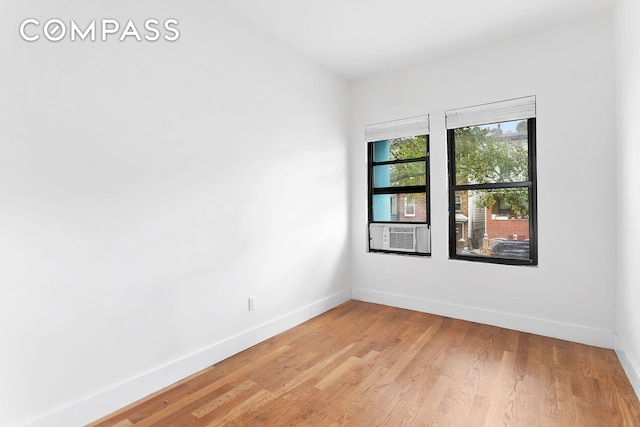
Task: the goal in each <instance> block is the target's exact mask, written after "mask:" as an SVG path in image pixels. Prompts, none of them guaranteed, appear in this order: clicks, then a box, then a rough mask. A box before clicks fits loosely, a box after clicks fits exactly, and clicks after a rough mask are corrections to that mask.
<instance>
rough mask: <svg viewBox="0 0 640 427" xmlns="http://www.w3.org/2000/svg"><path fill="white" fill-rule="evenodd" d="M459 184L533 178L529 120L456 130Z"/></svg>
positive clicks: (519, 180) (457, 177)
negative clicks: (530, 159)
mask: <svg viewBox="0 0 640 427" xmlns="http://www.w3.org/2000/svg"><path fill="white" fill-rule="evenodd" d="M454 132H455V164H456V184H458V185H464V184H485V183H497V182H521V181H528V179H529V170H528V164H529V159H528V156H529V153H528V136H527V121H526V120H516V121H511V122H502V123H494V124H490V125H484V126H472V127H465V128H459V129H455V131H454Z"/></svg>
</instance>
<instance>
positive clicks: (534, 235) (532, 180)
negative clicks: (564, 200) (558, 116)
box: [447, 117, 538, 266]
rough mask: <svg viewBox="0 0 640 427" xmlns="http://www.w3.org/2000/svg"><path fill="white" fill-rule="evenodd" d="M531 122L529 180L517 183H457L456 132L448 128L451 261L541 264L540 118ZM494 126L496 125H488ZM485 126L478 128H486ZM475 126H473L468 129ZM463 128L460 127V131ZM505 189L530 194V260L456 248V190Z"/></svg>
mask: <svg viewBox="0 0 640 427" xmlns="http://www.w3.org/2000/svg"><path fill="white" fill-rule="evenodd" d="M522 120H526V121H527V149H528V158H527V161H528V175H529V176H528V180H526V181H516V182H497V183H481V184H457V183H456V164H455V131H456V128H454V129H447V156H448V169H449V258H450V259H453V260H465V261H473V262H485V263H492V264H505V265H525V266H537V265H538V210H537V199H538V195H537V171H536V158H537V155H536V119H535V117H530V118H526V119H524V118H523V119H522ZM486 124H492V123H486ZM482 125H484V124H481V125H478V126H482ZM465 127H472V126H465ZM457 129H460V128H457ZM503 188H527V189H528V194H529V200H528V202H529V256H530V257H529V258H528V259H525V258H506V257H499V256H480V255H467V254H459V253H457V249H456V221H455V213H456V212H455V194H456V191H472V190H495V189H503Z"/></svg>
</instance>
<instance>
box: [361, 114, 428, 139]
mask: <svg viewBox="0 0 640 427" xmlns="http://www.w3.org/2000/svg"><path fill="white" fill-rule="evenodd" d="M428 134H429V115H428V114H425V115H422V116H415V117H408V118H406V119H399V120H392V121H389V122H384V123H375V124H371V125H366V126H365V128H364V138H365V142H373V141H382V140H385V139H392V138H404V137H411V136H417V135H428Z"/></svg>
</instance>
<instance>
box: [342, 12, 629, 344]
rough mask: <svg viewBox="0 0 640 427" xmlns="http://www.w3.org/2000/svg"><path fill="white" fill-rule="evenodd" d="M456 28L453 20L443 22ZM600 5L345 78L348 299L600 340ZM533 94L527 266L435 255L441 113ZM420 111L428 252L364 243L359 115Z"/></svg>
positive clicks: (439, 228) (609, 279)
mask: <svg viewBox="0 0 640 427" xmlns="http://www.w3.org/2000/svg"><path fill="white" fill-rule="evenodd" d="M454 30H455V29H454V28H452V31H454ZM612 50H613V28H612V16H611V15H610V14H606V15H601V16H597V17H593V18H590V19H586V20H583V21H580V22H574V23H572V24H568V25H564V26H562V27H560V28H551V29H549V30H547V31H544V32H541V33H538V34H531V35H529V36H526V37H522V38H517V39H509V40H506V41H504V42H502V43H497V44H493V45H490V46H487V47H485V48H482V49H477V50H474V51H469V52H466V53H463V54H457V55H453V56H451V57H449V58H446V59H442V60H439V61H433V62H429V63H425V64H422V65H420V66H416V67H413V68H411V69H407V70H402V71H398V72H394V73H388V74H384V75H379V76H375V77H371V78H367V79H363V80H359V81H357V82H355V83H354V84H353V86H352V97H353V98H352V133H351V139H352V150H351V168H352V171H351V173H352V181H351V182H352V187H351V191H352V193H353V200H354V205H353V207H352V216H351V239H352V250H353V253H352V263H353V270H352V271H353V277H352V285H353V287H354V289H353V296H354V298H360V299H364V300H368V301H376V302H382V303H387V304H393V305H398V306H403V307H407V308H413V309H418V310H424V311H429V312H434V313H439V314H444V315H447V316H451V317H458V318H464V319H469V320H474V321H480V322H484V323H489V324H495V325H500V326H506V327H509V328H513V329H519V330H523V331H530V332H536V333H541V334H544V335H549V336H556V337H560V338H565V339H570V340H573V341H579V342H584V343H589V344H595V345H600V346H604V347H609V348H612V346H613V341H614V330H615V304H616V297H615V287H616V285H615V281H616V249H617V248H616V214H615V210H616V145H615V135H614V133H615V116H614V107H615V100H614V74H615V72H614V64H613V59H614V58H613V52H612ZM528 95H536V97H537V149H538V158H537V165H538V225H539V266H537V267H519V266H504V265H489V264H479V263H471V262H464V261H452V260H449V259H448V250H447V243H448V240H447V239H448V235H447V234H448V205H447V157H446V132H445V125H444V112H445V111H446V110H448V109H453V108H460V107H466V106H471V105H477V104H482V103H486V102H493V101H500V100H505V99H511V98H516V97H521V96H528ZM424 113H429V114H430V115H431V179H432V180H431V191H432V194H431V206H432V230H433V231H432V242H433V248H432V249H433V251H432V252H433V256H432V257H431V258H427V259H424V258H415V257H406V256H395V255H384V254H369V253H367V252H366V218H367V215H366V206H367V199H366V197H367V191H366V190H367V185H366V148H365V143H364V142H363V130H364V126H365V125H366V124H368V123H377V122H382V121H387V120H392V119H398V118H403V117H410V116H415V115H417V114H424Z"/></svg>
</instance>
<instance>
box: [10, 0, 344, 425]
mask: <svg viewBox="0 0 640 427" xmlns="http://www.w3.org/2000/svg"><path fill="white" fill-rule="evenodd" d="M29 17H34V18H37V19H40V20H41V21H42V22H44V21H46V20H47V19H49V18H54V17H55V18H60V19H62V20H63V21H65V22H67V23H69V21H70V20H71V19H74V20H75V21H77V22H78V23H81V24H83V25H86V24H88V23H89V22H90V20H91V19H102V18H115V19H118V20H120V21H121V22H122V23H123V24H124V23H126V21H127V20H128V19H134V20H135V22H136V23H137V24H138V25H139V26H141V25H142V22H143V21H144V20H145V19H147V18H159V19H165V18H176V19H178V21H179V26H178V28H179V30H180V33H181V36H180V39H179V40H178V41H176V42H174V43H169V42H166V41H157V42H153V43H152V42H136V41H135V40H127V41H125V42H119V41H118V40H116V39H110V40H108V41H107V42H101V41H96V42H90V41H85V42H80V41H76V42H71V41H69V40H68V39H66V40H64V41H61V42H59V43H52V42H48V41H46V40H44V39H43V40H39V41H38V42H35V43H28V42H25V41H24V40H22V39H21V38H20V37H19V35H18V27H19V25H20V23H21V22H22V21H23V20H24V19H25V18H29ZM0 32H1V33H0V55H1V56H2V58H3V60H2V65H1V66H0V117H1V122H2V126H0V200H1V208H0V266H1V267H0V286H1V289H2V297H1V298H0V337H2V338H1V339H2V349H3V350H2V351H1V352H0V353H1V354H0V378H2V380H1V381H0V424H1V425H11V424H12V423H20V424H22V423H25V424H28V423H29V422H32V424H33V425H47V426H52V425H53V426H55V425H65V426H69V425H78V424H82V423H85V422H88V421H91V420H92V419H96V418H98V417H100V416H102V415H105V414H106V413H108V412H109V411H111V410H114V409H116V408H118V407H121V406H123V405H125V404H126V403H129V402H131V401H132V400H134V399H137V398H139V397H142V396H144V395H146V394H147V393H149V392H151V391H155V390H157V389H159V388H160V387H162V386H165V385H168V384H170V383H171V382H173V381H175V380H177V379H179V378H182V377H184V376H186V375H188V374H190V373H192V372H194V371H196V370H199V369H201V368H203V367H205V366H208V365H211V364H212V363H214V362H216V361H217V360H219V359H221V358H223V357H226V356H228V355H230V354H233V353H235V352H237V351H239V350H241V349H243V348H245V347H247V346H249V345H252V344H254V343H255V342H258V341H260V340H262V339H264V338H266V337H267V336H270V335H272V334H275V333H277V332H279V331H281V330H283V329H286V328H288V327H290V326H292V325H293V324H295V323H297V322H301V321H303V320H306V318H309V317H311V316H312V315H314V314H317V313H319V312H321V311H324V310H326V309H328V308H330V307H331V306H334V305H336V304H337V303H339V302H341V301H343V300H345V299H348V298H349V296H350V293H349V289H348V286H347V284H346V283H345V273H346V271H347V270H346V265H347V264H346V262H347V258H346V255H347V254H348V246H347V244H348V242H347V222H348V214H347V209H348V196H347V189H348V188H347V172H346V170H347V160H346V158H347V144H346V141H347V133H348V130H347V129H348V123H347V115H348V111H347V104H348V103H347V94H348V91H347V84H346V82H345V81H343V80H341V79H339V78H337V77H336V76H334V75H333V74H331V73H329V72H327V71H326V70H324V69H322V68H320V67H319V66H317V65H315V64H313V63H311V62H310V61H308V60H307V59H306V58H303V57H301V56H299V55H297V54H295V53H293V52H292V51H290V50H289V49H287V48H285V47H283V46H282V45H281V44H279V43H278V42H276V41H274V40H272V39H271V38H270V37H269V36H267V35H266V34H263V33H261V32H259V31H258V30H257V29H256V28H255V27H254V26H252V25H249V24H245V22H244V21H243V20H241V19H239V18H238V17H237V16H236V15H234V14H233V13H231V12H230V11H229V10H227V9H225V8H224V7H222V6H221V5H219V4H218V3H217V2H207V1H197V0H190V1H183V2H170V1H151V0H147V1H138V2H126V1H123V0H118V1H111V2H85V1H81V0H73V1H68V2H49V1H45V0H39V1H30V2H3V3H2V4H1V5H0ZM250 295H254V296H256V298H257V310H256V311H252V312H249V311H248V310H247V298H248V296H250ZM29 420H30V421H29Z"/></svg>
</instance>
